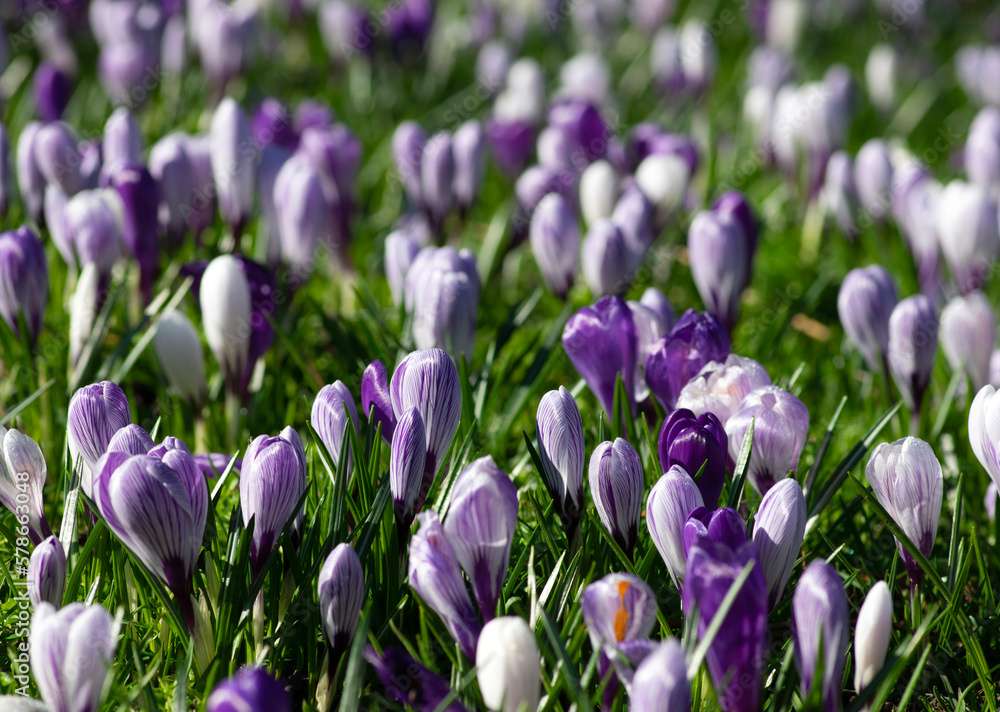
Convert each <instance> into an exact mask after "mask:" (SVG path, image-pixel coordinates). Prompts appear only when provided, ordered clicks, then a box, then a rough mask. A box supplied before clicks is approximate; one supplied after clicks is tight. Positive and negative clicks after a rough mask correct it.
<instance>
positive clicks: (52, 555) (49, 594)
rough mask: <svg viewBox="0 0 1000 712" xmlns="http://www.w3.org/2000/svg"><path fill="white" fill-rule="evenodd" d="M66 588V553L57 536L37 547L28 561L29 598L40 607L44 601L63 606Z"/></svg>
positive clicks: (32, 603)
mask: <svg viewBox="0 0 1000 712" xmlns="http://www.w3.org/2000/svg"><path fill="white" fill-rule="evenodd" d="M65 588H66V553H65V552H64V551H63V548H62V544H60V543H59V539H57V538H56V537H55V536H50V537H48V538H47V539H45V540H44V541H43V542H42V543H40V544H39V545H38V546H36V547H35V550H34V551H33V552H31V559H30V560H29V562H28V598H29V599H31V605H32V606H34V607H35V608H38V606H39V604H41V603H42V602H43V601H44V602H47V603H51V604H52V605H53V606H55V607H56V608H59V607H60V606H62V601H63V590H64V589H65Z"/></svg>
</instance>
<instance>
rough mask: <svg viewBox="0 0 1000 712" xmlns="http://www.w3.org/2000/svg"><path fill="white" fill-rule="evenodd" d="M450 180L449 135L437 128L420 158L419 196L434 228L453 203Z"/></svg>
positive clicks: (452, 161) (452, 177)
mask: <svg viewBox="0 0 1000 712" xmlns="http://www.w3.org/2000/svg"><path fill="white" fill-rule="evenodd" d="M454 182H455V157H454V152H453V149H452V138H451V134H449V133H448V132H446V131H441V132H439V133H436V134H434V135H433V136H431V137H430V138H429V139H428V140H427V144H426V145H425V146H424V152H423V156H422V157H421V159H420V199H421V203H422V205H423V208H424V211H425V212H426V213H427V217H428V219H429V220H430V221H431V226H432V227H433V228H434V229H440V226H441V223H443V222H444V219H445V218H446V217H447V216H448V213H449V212H450V211H451V208H452V205H454V203H455V194H454V192H453V185H454Z"/></svg>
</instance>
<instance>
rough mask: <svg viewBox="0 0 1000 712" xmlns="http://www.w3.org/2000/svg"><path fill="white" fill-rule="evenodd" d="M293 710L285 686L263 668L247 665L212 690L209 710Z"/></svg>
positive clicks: (278, 711)
mask: <svg viewBox="0 0 1000 712" xmlns="http://www.w3.org/2000/svg"><path fill="white" fill-rule="evenodd" d="M265 710H266V711H267V712H291V710H292V700H291V697H290V696H289V694H288V692H287V690H286V689H285V686H284V685H283V684H282V683H281V682H280V681H279V680H276V679H274V677H273V676H272V675H271V674H270V673H268V672H267V671H266V670H264V669H263V668H259V667H255V666H247V667H244V668H241V669H240V671H239V672H237V673H236V674H235V675H233V676H232V677H229V678H226V679H225V680H223V681H222V682H220V683H219V684H218V685H216V686H215V689H214V690H212V694H211V695H209V696H208V701H207V702H206V703H205V712H265Z"/></svg>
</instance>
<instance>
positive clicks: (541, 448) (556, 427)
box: [535, 386, 584, 527]
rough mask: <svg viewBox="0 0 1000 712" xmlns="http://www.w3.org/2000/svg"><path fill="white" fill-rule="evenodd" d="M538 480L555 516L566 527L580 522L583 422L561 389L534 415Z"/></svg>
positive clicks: (545, 399)
mask: <svg viewBox="0 0 1000 712" xmlns="http://www.w3.org/2000/svg"><path fill="white" fill-rule="evenodd" d="M535 424H536V427H537V429H538V435H537V440H536V442H537V444H538V457H539V459H540V460H541V461H542V472H541V474H542V476H543V477H544V478H545V484H546V485H547V486H548V489H549V492H550V494H551V495H552V499H553V501H554V502H555V509H556V512H557V513H558V514H559V516H561V517H562V518H563V521H564V523H565V524H566V525H567V526H568V527H575V526H576V523H577V522H579V520H580V514H581V512H582V505H583V464H584V447H583V419H582V418H581V417H580V409H579V408H578V407H577V405H576V400H575V399H574V398H573V394H572V393H570V392H569V391H567V390H566V389H565V388H563V387H562V386H560V387H559V390H557V391H549V392H548V393H546V394H545V395H544V396H542V400H541V402H540V403H539V404H538V411H537V412H536V415H535Z"/></svg>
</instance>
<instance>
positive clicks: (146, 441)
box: [108, 423, 156, 455]
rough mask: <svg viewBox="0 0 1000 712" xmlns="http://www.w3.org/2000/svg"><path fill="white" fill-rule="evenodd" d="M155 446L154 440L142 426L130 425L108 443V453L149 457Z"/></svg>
mask: <svg viewBox="0 0 1000 712" xmlns="http://www.w3.org/2000/svg"><path fill="white" fill-rule="evenodd" d="M154 447H156V446H155V444H154V443H153V438H152V437H150V435H149V433H147V432H146V430H145V429H144V428H143V427H142V426H141V425H135V424H134V423H129V424H128V425H126V426H125V427H124V428H121V429H119V430H118V432H117V433H115V434H114V436H113V437H112V438H111V442H109V443H108V452H125V453H128V454H129V455H148V454H149V451H150V450H152V449H153V448H154Z"/></svg>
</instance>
